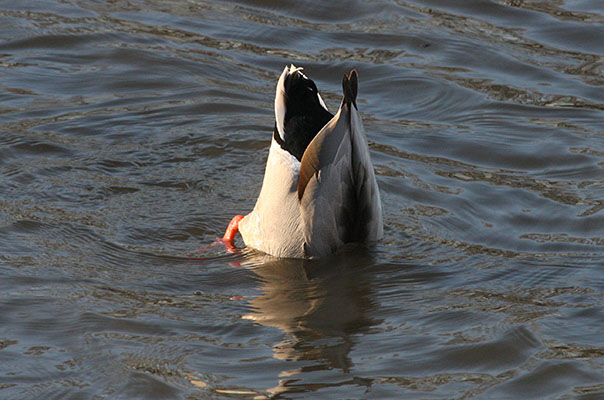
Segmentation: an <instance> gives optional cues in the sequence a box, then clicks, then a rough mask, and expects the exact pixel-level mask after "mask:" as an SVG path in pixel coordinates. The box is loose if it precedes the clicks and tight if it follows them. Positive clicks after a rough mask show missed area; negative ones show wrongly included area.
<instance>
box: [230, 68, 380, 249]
mask: <svg viewBox="0 0 604 400" xmlns="http://www.w3.org/2000/svg"><path fill="white" fill-rule="evenodd" d="M358 82H359V78H358V73H357V71H356V70H354V69H353V70H352V71H351V72H350V73H349V74H348V75H346V74H345V75H344V77H343V79H342V89H343V97H342V101H341V103H340V107H339V109H338V111H337V112H336V114H335V115H334V114H331V113H330V112H329V110H328V108H327V106H326V105H325V102H324V101H323V99H322V97H321V95H320V93H319V91H318V89H317V86H316V84H315V82H314V81H313V80H311V79H310V78H308V77H307V76H306V75H305V74H304V72H303V68H301V67H296V66H294V65H293V64H291V65H289V66H286V67H285V68H284V70H283V72H282V73H281V76H280V77H279V80H278V82H277V88H276V93H275V105H274V108H275V126H274V129H273V135H272V139H271V144H270V149H269V152H268V159H267V162H266V169H265V172H264V179H263V182H262V187H261V189H260V194H259V196H258V199H257V201H256V204H255V206H254V209H253V210H252V211H251V212H250V213H249V214H247V215H245V216H243V215H236V216H235V217H233V219H232V220H231V222H230V223H229V225H228V227H227V229H226V232H225V234H224V236H223V238H222V241H223V243H224V244H225V245H226V246H227V248H228V247H229V246H230V247H231V248H233V247H234V239H235V237H236V235H237V233H240V234H241V237H242V238H243V242H244V243H245V245H246V246H247V247H250V248H253V249H256V250H259V251H261V252H264V253H267V254H269V255H271V256H275V257H280V258H298V259H316V258H322V257H325V256H328V255H330V254H332V253H335V252H337V251H338V250H339V249H340V248H341V247H343V246H344V245H345V244H347V243H373V242H377V241H379V240H380V239H382V237H383V234H384V228H383V217H382V203H381V200H380V192H379V188H378V184H377V181H376V177H375V172H374V169H373V164H372V163H371V157H370V154H369V146H368V143H367V137H366V135H365V131H364V128H363V123H362V120H361V116H360V115H359V112H358V108H357V102H356V99H357V93H358Z"/></svg>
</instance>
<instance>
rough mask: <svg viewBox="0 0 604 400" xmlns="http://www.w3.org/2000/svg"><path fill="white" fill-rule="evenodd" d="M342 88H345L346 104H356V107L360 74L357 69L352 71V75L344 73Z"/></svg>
mask: <svg viewBox="0 0 604 400" xmlns="http://www.w3.org/2000/svg"><path fill="white" fill-rule="evenodd" d="M342 88H343V89H344V102H345V103H346V104H350V103H352V104H354V108H356V109H358V107H357V93H358V91H359V75H358V74H357V71H356V70H354V69H353V70H352V71H350V75H349V76H346V74H344V79H342Z"/></svg>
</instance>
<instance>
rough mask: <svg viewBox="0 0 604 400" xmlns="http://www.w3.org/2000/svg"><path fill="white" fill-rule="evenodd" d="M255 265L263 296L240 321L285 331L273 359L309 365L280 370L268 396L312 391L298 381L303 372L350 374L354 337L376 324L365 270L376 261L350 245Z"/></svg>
mask: <svg viewBox="0 0 604 400" xmlns="http://www.w3.org/2000/svg"><path fill="white" fill-rule="evenodd" d="M259 257H260V256H259ZM258 261H262V263H259V262H258ZM253 262H254V264H255V265H257V266H256V267H254V269H253V271H254V272H255V273H256V274H257V275H258V277H259V278H260V282H261V284H260V289H261V291H262V294H261V295H259V296H258V297H256V298H254V299H253V300H251V301H250V305H251V306H252V307H253V309H254V311H253V312H251V313H250V314H247V315H245V316H244V318H245V319H249V320H253V321H255V322H256V323H259V324H262V325H264V326H270V327H276V328H279V329H280V330H281V331H283V332H285V334H286V336H285V338H284V340H282V341H281V342H280V343H277V344H275V345H274V346H273V352H274V354H273V357H275V358H276V359H278V360H284V361H310V363H309V364H308V365H305V366H303V367H301V368H294V369H292V370H284V371H282V372H281V373H280V378H281V379H280V382H279V385H278V386H277V387H275V388H272V389H268V392H269V393H271V394H273V395H274V394H277V393H283V392H286V391H307V390H312V389H310V388H309V387H305V386H312V383H310V385H304V384H303V382H304V379H300V378H301V376H300V375H303V374H304V373H305V372H307V371H317V370H333V369H339V370H341V371H342V372H344V373H348V372H349V371H350V369H351V367H352V366H353V364H352V361H351V359H350V356H349V353H350V351H351V350H352V349H353V347H354V344H355V342H354V335H355V334H357V333H360V332H364V331H366V330H367V329H369V328H370V327H371V326H372V325H375V324H376V323H379V321H375V320H373V319H372V318H371V317H370V315H371V313H372V312H371V311H372V309H373V308H374V302H373V300H372V291H371V282H370V280H371V275H370V272H371V271H370V270H369V266H370V265H374V260H373V257H372V256H371V254H370V253H369V251H368V250H366V249H365V248H363V247H359V246H354V247H352V248H349V249H345V250H344V251H343V252H339V253H338V254H337V255H334V256H330V257H327V258H325V259H321V260H316V261H315V260H313V261H311V260H301V259H275V258H272V257H268V256H266V257H264V258H263V259H262V260H258V259H257V260H254V261H253ZM294 375H296V376H297V377H296V379H291V378H290V377H292V376H294ZM288 378H289V379H288ZM296 382H297V383H296ZM308 383H309V382H307V384H308ZM315 383H316V382H315Z"/></svg>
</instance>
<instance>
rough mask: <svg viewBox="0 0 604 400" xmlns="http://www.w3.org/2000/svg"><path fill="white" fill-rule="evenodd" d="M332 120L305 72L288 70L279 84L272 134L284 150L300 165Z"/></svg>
mask: <svg viewBox="0 0 604 400" xmlns="http://www.w3.org/2000/svg"><path fill="white" fill-rule="evenodd" d="M332 117H333V115H332V114H331V113H330V112H329V111H328V110H327V107H326V106H325V102H324V101H323V99H322V98H321V95H320V94H319V91H318V89H317V85H315V83H314V82H313V81H312V79H309V78H308V77H307V76H306V75H304V73H303V72H302V68H297V67H295V66H294V65H290V66H289V67H285V69H284V70H283V73H282V74H281V77H280V78H279V82H278V83H277V92H276V94H275V130H274V133H273V137H274V139H275V141H276V142H277V143H278V144H279V145H280V146H281V148H282V149H284V150H286V151H287V152H289V153H290V154H291V155H293V156H294V157H296V159H297V160H298V161H300V160H301V159H302V155H303V154H304V150H306V148H307V147H308V144H309V143H310V142H311V140H312V139H313V138H314V137H315V136H316V134H317V133H318V132H319V131H320V130H321V128H323V127H324V126H325V124H326V123H327V122H329V120H330V119H331V118H332Z"/></svg>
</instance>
